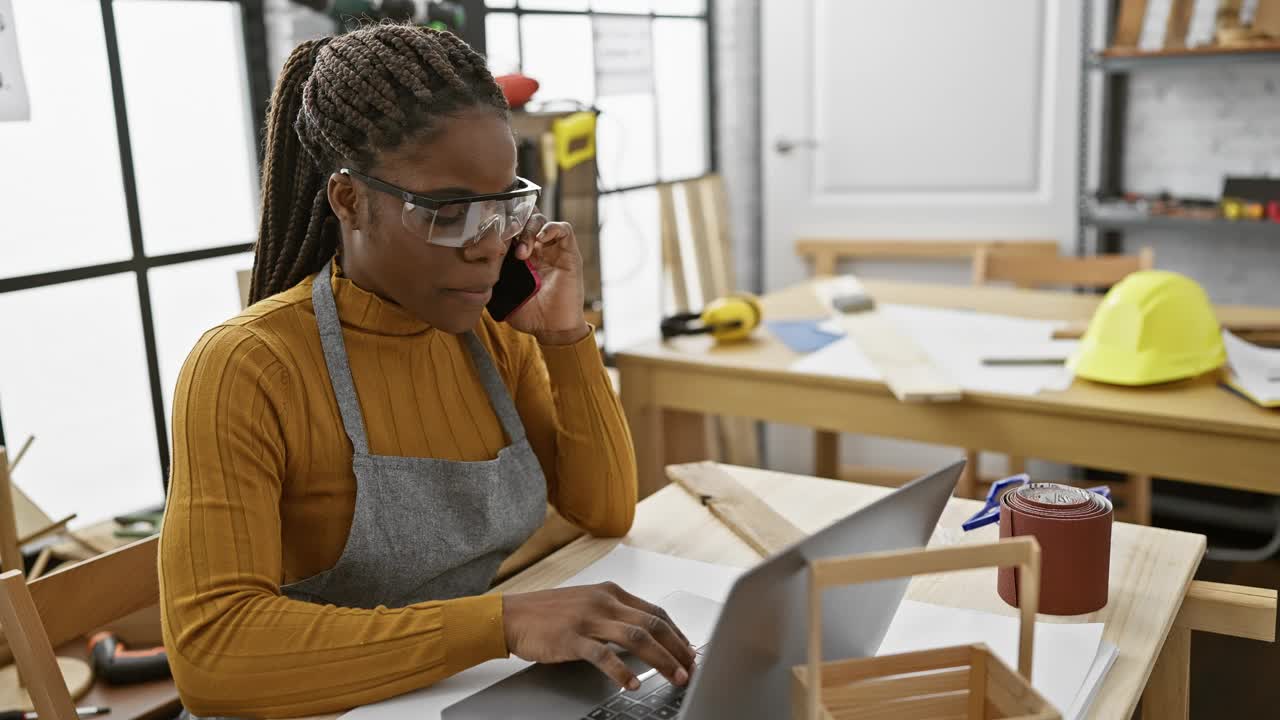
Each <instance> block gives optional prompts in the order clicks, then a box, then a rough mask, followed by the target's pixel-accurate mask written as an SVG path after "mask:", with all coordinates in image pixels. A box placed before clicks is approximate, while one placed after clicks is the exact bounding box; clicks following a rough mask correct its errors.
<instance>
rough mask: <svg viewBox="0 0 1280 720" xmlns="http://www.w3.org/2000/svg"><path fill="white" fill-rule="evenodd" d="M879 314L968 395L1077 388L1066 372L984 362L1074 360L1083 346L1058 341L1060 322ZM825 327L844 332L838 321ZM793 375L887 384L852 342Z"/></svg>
mask: <svg viewBox="0 0 1280 720" xmlns="http://www.w3.org/2000/svg"><path fill="white" fill-rule="evenodd" d="M878 311H879V312H880V313H882V314H884V315H886V316H887V317H888V318H889V319H890V321H891V322H892V324H893V326H894V327H895V328H896V329H897V331H898V332H900V333H902V334H903V335H904V336H906V337H907V338H909V339H910V340H912V341H913V342H914V343H916V345H918V346H919V347H920V349H921V350H923V351H924V353H925V354H926V355H928V357H929V360H930V362H932V363H933V365H934V366H935V367H936V368H937V369H938V370H939V371H940V372H941V373H942V374H943V375H945V376H947V377H948V378H949V379H950V380H951V381H952V382H954V383H956V384H957V385H959V386H961V387H962V388H964V389H965V390H971V391H974V392H991V393H1002V394H1006V395H1035V394H1036V393H1039V392H1041V391H1044V390H1065V389H1067V388H1068V387H1070V386H1071V381H1072V377H1073V376H1072V373H1071V371H1070V370H1068V369H1067V368H1066V367H1065V366H1056V365H1047V366H1046V365H1014V366H1009V365H1000V366H989V365H984V364H983V362H982V360H983V358H984V357H988V356H991V355H993V354H1000V353H1004V352H1008V351H1010V350H1014V351H1017V352H1028V353H1039V354H1051V355H1069V354H1070V353H1071V352H1072V351H1074V350H1075V348H1076V347H1077V345H1078V343H1077V341H1074V340H1053V339H1052V337H1053V331H1054V330H1056V329H1057V328H1058V327H1060V326H1061V325H1062V323H1060V322H1055V321H1047V320H1030V319H1027V318H1019V317H1012V316H1007V315H993V314H990V313H979V312H971V311H967V310H949V309H945V308H933V307H921V306H915V305H892V304H886V305H880V306H878ZM820 327H821V328H822V329H824V330H826V329H827V328H828V327H833V328H835V329H836V331H839V324H838V322H836V321H829V322H827V323H823V324H822V325H821V326H820ZM791 369H793V370H795V371H797V372H804V373H811V374H815V375H832V376H836V377H845V378H851V379H854V380H880V379H882V378H881V374H880V372H879V371H878V370H877V369H876V367H875V366H874V365H872V364H871V361H870V360H868V359H867V357H866V355H864V354H863V353H862V351H861V350H859V349H858V346H857V344H856V343H855V342H854V341H853V340H852V339H850V338H847V337H846V338H842V339H840V340H837V341H836V342H834V343H832V344H830V345H828V346H826V347H825V348H822V349H821V350H818V351H816V352H813V353H810V354H808V355H806V356H804V357H802V358H800V359H799V360H797V361H796V362H795V363H794V364H792V366H791Z"/></svg>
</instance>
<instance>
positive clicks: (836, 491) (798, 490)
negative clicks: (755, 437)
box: [499, 466, 1205, 720]
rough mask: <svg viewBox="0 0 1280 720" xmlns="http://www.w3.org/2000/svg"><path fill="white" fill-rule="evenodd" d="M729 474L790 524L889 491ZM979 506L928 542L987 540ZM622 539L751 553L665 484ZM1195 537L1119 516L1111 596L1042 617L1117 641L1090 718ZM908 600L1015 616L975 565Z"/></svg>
mask: <svg viewBox="0 0 1280 720" xmlns="http://www.w3.org/2000/svg"><path fill="white" fill-rule="evenodd" d="M724 467H725V468H726V469H727V470H729V471H730V472H731V473H732V474H733V475H734V477H735V478H737V479H738V481H739V482H741V483H742V484H743V485H745V486H746V487H747V488H748V489H750V490H751V491H752V492H754V493H755V494H756V495H758V496H759V497H760V498H761V499H763V500H764V501H765V502H766V503H768V504H769V505H770V506H771V507H773V508H774V509H775V510H777V511H778V512H779V513H781V514H782V515H783V516H784V517H786V518H787V519H788V520H790V521H791V522H793V523H795V525H796V526H797V527H799V528H800V529H801V530H804V531H806V532H813V531H816V530H818V529H820V528H822V527H825V526H826V525H829V524H830V523H832V522H834V521H835V520H838V519H839V518H841V517H844V516H845V515H848V514H849V513H850V512H852V511H854V510H856V509H857V508H859V507H862V506H863V505H866V504H867V503H869V502H871V501H873V500H875V499H876V498H879V497H881V496H883V495H885V494H887V493H889V492H891V490H889V489H887V488H880V487H874V486H870V485H859V484H857V483H849V482H841V481H836V480H823V479H818V478H811V477H804V476H799V475H787V474H782V473H775V472H769V471H765V470H754V469H747V468H732V467H728V466H724ZM979 507H981V503H979V502H977V501H975V500H962V499H953V500H951V502H950V503H949V504H948V505H947V508H946V510H945V511H944V512H943V515H942V519H941V521H940V522H939V525H938V529H937V530H936V531H935V532H934V535H933V539H932V540H931V541H930V545H931V546H938V545H954V544H959V543H974V542H991V541H993V540H996V539H998V538H999V530H998V528H997V527H996V526H987V527H985V528H982V529H980V530H977V531H974V532H972V533H964V532H962V531H961V530H960V523H961V522H962V521H963V520H964V519H965V518H968V517H969V516H970V515H972V514H973V513H974V512H976V511H977V510H978V508H979ZM616 542H617V541H610V540H599V539H592V538H583V539H581V540H578V541H576V542H574V543H573V544H571V545H569V546H568V547H566V548H564V549H562V550H560V551H559V552H557V553H555V554H553V555H551V556H550V557H548V558H547V559H546V560H543V561H542V562H541V563H539V564H537V565H535V566H533V567H532V568H530V569H529V570H527V571H525V573H523V574H521V575H519V576H517V577H515V578H513V579H512V580H510V581H508V582H507V583H506V584H505V585H503V586H500V588H499V589H500V590H505V591H522V590H530V589H534V588H546V587H552V586H555V585H557V584H559V583H562V582H564V581H565V580H567V579H568V578H570V577H572V576H573V575H574V574H575V573H577V572H578V571H579V570H581V569H582V568H583V567H585V566H586V565H587V564H589V563H590V562H592V561H594V560H596V559H598V558H600V557H603V556H604V555H605V554H606V553H608V551H609V550H610V549H611V548H612V547H613V545H614V544H615V543H616ZM623 542H625V543H627V544H628V545H631V546H633V547H638V548H642V549H645V550H653V551H655V552H661V553H667V554H671V555H678V556H680V557H684V558H690V559H695V560H703V561H706V562H712V563H721V564H727V565H737V566H743V567H746V566H750V565H753V564H755V563H756V562H758V561H759V556H758V555H757V554H756V553H755V551H753V550H752V549H751V548H750V547H749V546H748V545H747V544H746V543H745V542H743V541H742V540H741V539H739V538H738V536H736V535H734V534H733V533H732V532H730V531H729V529H728V528H727V527H725V526H724V525H723V524H721V522H720V521H719V520H717V519H716V518H714V517H712V515H711V513H710V512H708V511H707V509H706V508H704V507H702V506H701V505H700V504H699V503H698V502H697V501H695V500H694V499H693V497H692V496H690V495H689V494H688V493H687V492H685V491H684V490H683V489H681V488H679V487H675V486H668V487H666V488H665V489H663V490H661V491H659V492H658V493H656V494H654V495H653V496H651V497H649V498H647V499H646V500H644V502H642V503H641V504H640V508H639V512H638V513H637V515H636V522H635V526H634V527H633V528H632V530H631V533H630V534H629V535H628V536H627V537H626V538H625V539H624V540H623ZM1204 548H1205V538H1204V536H1203V535H1193V534H1190V533H1184V532H1177V531H1173V530H1163V529H1157V528H1147V527H1142V526H1138V525H1129V524H1126V523H1117V524H1116V525H1115V528H1114V532H1113V539H1112V550H1111V594H1110V602H1109V603H1108V604H1107V606H1106V607H1105V608H1103V609H1102V610H1100V611H1098V612H1096V613H1093V614H1091V615H1084V616H1079V617H1073V618H1069V619H1064V618H1058V617H1053V616H1048V615H1041V616H1040V618H1039V619H1040V620H1042V621H1047V622H1101V623H1106V630H1105V631H1104V632H1103V637H1104V638H1105V639H1106V640H1108V641H1110V642H1112V643H1114V644H1115V645H1116V647H1118V648H1119V650H1120V654H1119V656H1118V657H1117V659H1116V662H1115V665H1114V666H1113V667H1112V669H1111V671H1110V672H1109V673H1108V674H1107V677H1106V680H1105V681H1104V682H1103V685H1102V688H1101V689H1100V690H1099V694H1098V696H1097V698H1096V700H1095V701H1094V704H1093V707H1092V713H1091V715H1090V717H1094V718H1117V719H1122V720H1129V718H1130V717H1131V716H1132V714H1133V711H1134V708H1135V706H1136V705H1137V703H1138V699H1139V698H1140V697H1141V695H1142V691H1143V689H1144V688H1145V687H1146V685H1147V679H1148V677H1149V676H1150V675H1151V672H1152V668H1153V667H1154V666H1155V663H1156V658H1157V656H1158V654H1159V653H1160V649H1161V646H1162V645H1163V643H1164V641H1165V637H1166V636H1167V635H1168V634H1169V630H1170V628H1171V627H1172V625H1173V621H1174V617H1175V616H1176V615H1177V613H1178V609H1179V607H1180V606H1181V604H1182V598H1183V596H1184V594H1185V593H1186V591H1187V586H1188V585H1189V584H1190V582H1191V579H1192V576H1193V575H1194V574H1195V571H1196V568H1197V567H1198V566H1199V564H1200V558H1201V556H1202V555H1203V553H1204ZM907 598H908V599H911V600H918V601H921V602H929V603H934V604H938V605H948V606H953V607H965V608H972V609H977V610H985V611H989V612H996V613H1001V614H1005V615H1011V616H1012V615H1015V614H1016V612H1015V611H1014V609H1013V608H1011V607H1009V606H1008V605H1006V604H1005V603H1004V601H1002V600H1001V599H1000V596H999V595H997V594H996V571H995V570H994V569H989V570H974V571H967V572H960V573H949V574H946V575H936V576H928V577H923V578H917V579H914V580H912V582H911V585H910V586H909V589H908V590H907Z"/></svg>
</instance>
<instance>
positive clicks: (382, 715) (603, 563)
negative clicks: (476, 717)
mask: <svg viewBox="0 0 1280 720" xmlns="http://www.w3.org/2000/svg"><path fill="white" fill-rule="evenodd" d="M741 574H742V568H734V567H726V566H723V565H712V564H710V563H704V562H699V561H697V560H685V559H683V558H678V557H672V556H670V555H661V554H659V553H653V552H649V551H647V550H637V549H636V548H633V547H629V546H627V545H618V546H617V547H616V548H614V549H613V550H612V551H611V552H610V553H609V554H608V555H606V556H604V557H603V558H601V559H600V560H598V561H596V562H595V563H592V564H591V565H590V566H589V567H587V568H586V569H584V570H583V571H582V572H580V573H578V574H577V575H574V576H573V577H571V578H569V579H568V580H566V581H565V582H564V583H562V584H561V587H567V586H570V585H592V584H595V583H600V582H605V581H608V580H611V581H613V582H615V583H617V584H619V585H621V586H622V588H623V589H624V590H626V591H627V592H629V593H631V594H632V595H636V596H639V597H642V598H644V599H645V600H648V601H649V602H653V603H659V602H662V601H663V599H664V598H666V597H667V596H669V595H671V594H672V593H675V592H678V591H685V592H688V593H692V594H695V595H701V596H702V597H705V598H708V599H710V600H714V601H716V602H718V603H723V602H724V600H725V598H726V597H728V595H729V588H730V587H732V585H733V581H734V580H736V579H737V577H738V576H739V575H741ZM664 607H665V609H666V610H667V612H668V613H670V614H671V618H672V620H674V621H675V622H676V624H677V625H679V626H680V628H681V629H682V630H685V631H686V632H693V631H695V630H701V631H702V633H698V632H693V635H692V636H690V638H689V639H690V641H691V642H693V643H694V644H701V642H705V640H706V639H709V637H710V631H711V629H712V628H713V627H714V624H715V622H714V621H715V618H710V619H709V620H708V619H707V618H706V617H705V614H701V616H700V617H694V615H695V614H700V613H699V610H700V609H699V608H698V607H697V606H696V604H694V603H688V604H682V603H672V604H669V606H667V604H664ZM686 609H687V611H686ZM699 634H703V635H705V636H706V637H705V638H698V637H697V636H698V635H699ZM528 666H529V663H527V662H525V661H524V660H519V659H515V658H508V659H506V660H491V661H489V662H487V663H483V664H481V665H477V666H476V667H474V668H471V669H470V670H466V671H464V672H461V673H458V674H457V675H454V676H453V677H451V678H448V679H446V680H443V681H441V682H438V683H436V684H435V685H433V686H431V687H429V688H425V689H422V690H418V691H416V692H412V693H408V694H406V695H401V696H399V697H396V698H392V699H390V700H386V701H384V702H380V703H376V704H373V705H366V706H364V707H361V708H356V709H355V710H352V711H351V712H349V713H347V714H345V715H343V716H342V717H343V718H345V719H347V720H403V718H415V719H416V720H435V719H436V718H439V717H440V713H441V712H443V711H444V709H445V708H447V707H449V706H450V705H453V704H454V703H457V702H459V701H461V700H463V699H465V698H467V697H469V696H470V695H472V694H474V693H476V692H479V691H480V690H483V689H484V688H487V687H489V686H490V685H492V684H494V683H496V682H498V681H499V680H501V679H503V678H505V677H507V676H508V675H512V674H514V673H517V672H519V671H521V670H523V669H524V668H526V667H528Z"/></svg>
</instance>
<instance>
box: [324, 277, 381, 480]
mask: <svg viewBox="0 0 1280 720" xmlns="http://www.w3.org/2000/svg"><path fill="white" fill-rule="evenodd" d="M332 265H333V261H332V260H330V261H329V262H327V263H325V264H324V268H323V269H322V270H321V271H320V272H319V273H317V274H316V277H315V282H314V284H313V286H312V288H311V304H312V305H313V306H314V307H315V313H316V326H317V327H318V328H319V329H320V347H321V348H322V349H323V350H324V364H325V365H326V366H328V368H329V383H330V384H331V385H333V394H334V397H335V398H337V401H338V412H340V413H342V428H343V430H346V432H347V437H349V438H351V447H352V449H354V450H355V453H356V454H357V455H368V454H369V439H368V437H367V436H366V435H365V429H364V414H363V413H362V412H361V411H360V398H359V397H358V396H357V395H356V384H355V381H354V380H353V379H352V378H351V363H350V362H349V361H348V360H347V344H346V341H345V340H343V338H342V321H341V320H340V319H339V318H338V304H337V302H335V301H334V299H333V285H332V283H331V281H330V279H329V275H330V272H331V267H332Z"/></svg>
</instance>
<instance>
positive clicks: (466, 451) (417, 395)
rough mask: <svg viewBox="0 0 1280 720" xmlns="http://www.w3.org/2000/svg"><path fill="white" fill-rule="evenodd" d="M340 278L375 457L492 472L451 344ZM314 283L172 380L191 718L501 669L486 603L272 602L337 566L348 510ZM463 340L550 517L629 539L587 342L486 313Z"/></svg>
mask: <svg viewBox="0 0 1280 720" xmlns="http://www.w3.org/2000/svg"><path fill="white" fill-rule="evenodd" d="M333 283H334V293H335V296H336V299H337V305H338V313H339V315H340V317H341V319H342V324H343V327H344V329H345V333H344V335H345V339H346V344H347V352H348V354H349V356H350V362H351V371H352V374H353V376H354V378H355V385H356V391H357V393H358V395H359V398H360V407H361V409H362V410H363V411H364V417H365V422H366V423H367V425H368V428H367V431H368V437H369V444H370V450H371V451H372V452H373V453H376V454H381V455H403V456H410V457H433V458H443V459H448V460H463V461H477V460H486V459H490V458H493V457H495V456H496V455H497V453H498V451H499V449H501V448H502V447H503V445H505V444H506V438H505V436H504V434H503V432H502V427H501V425H500V424H499V422H498V419H497V417H496V416H495V415H494V413H493V409H492V408H491V407H490V404H489V400H488V397H487V396H486V395H485V392H484V389H483V387H481V384H480V380H479V377H478V376H477V374H476V372H475V370H474V368H473V366H472V362H471V359H470V356H469V355H468V353H467V350H466V347H465V346H464V345H463V342H462V339H461V338H460V337H458V336H455V335H450V334H448V333H445V332H442V331H438V330H434V329H432V328H430V327H428V326H426V325H424V324H423V323H421V322H420V321H418V320H416V319H415V318H413V317H412V316H410V315H409V314H408V312H407V311H405V310H404V309H403V308H400V307H399V306H397V305H395V304H392V303H389V302H386V301H384V300H382V299H380V298H378V297H376V296H374V295H372V294H371V293H368V292H365V291H364V290H362V289H360V288H359V287H356V286H355V285H354V284H353V283H352V282H351V281H350V280H347V279H346V278H344V277H342V276H341V275H340V274H337V273H335V276H334V278H333ZM311 287H312V281H311V280H307V281H304V282H303V283H301V284H300V285H298V286H297V287H294V288H293V289H291V290H288V291H286V292H284V293H282V294H280V295H276V296H274V297H271V298H268V299H266V300H264V301H262V302H259V303H257V304H255V305H254V306H253V307H250V308H249V309H247V310H246V311H245V312H243V313H242V314H241V315H239V316H238V317H236V318H234V319H232V320H229V321H227V322H226V323H223V324H222V325H220V326H218V327H216V328H214V329H213V330H210V331H209V332H208V333H206V334H205V335H204V337H202V338H201V339H200V342H199V343H198V344H197V345H196V347H195V348H194V350H192V352H191V355H190V357H189V358H188V359H187V362H186V365H185V366H184V367H183V370H182V374H181V376H180V377H179V379H178V387H177V392H176V393H175V395H174V402H173V474H172V478H171V480H170V486H169V501H168V509H167V512H166V516H165V522H164V530H163V534H162V537H161V544H160V579H161V593H160V594H161V606H162V616H163V627H164V634H165V645H166V647H167V648H168V650H169V662H170V664H171V666H172V668H173V675H174V679H175V680H176V682H177V685H178V690H179V693H180V694H181V696H182V700H183V703H184V704H185V705H186V707H187V708H188V709H189V710H191V711H192V712H193V713H195V714H196V715H204V716H209V715H239V716H255V717H263V716H269V717H285V716H296V715H309V714H316V713H326V712H335V711H340V710H344V709H347V708H350V707H354V706H357V705H362V704H366V703H370V702H374V701H378V700H382V699H385V698H387V697H390V696H393V695H398V694H401V693H404V692H407V691H410V690H414V689H417V688H421V687H424V686H427V685H430V684H432V683H434V682H436V681H438V680H440V679H442V678H444V677H447V676H448V675H451V674H453V673H456V672H458V671H460V670H463V669H465V668H468V667H470V666H472V665H475V664H477V663H480V662H482V661H485V660H489V659H492V658H498V657H506V655H507V647H506V642H505V639H504V633H503V626H502V598H501V596H499V595H485V596H480V597H471V598H460V599H457V600H448V601H443V602H424V603H421V604H418V605H413V606H410V607H406V608H402V609H397V610H389V609H386V608H378V609H374V610H358V609H349V608H339V607H333V606H321V605H314V604H310V603H305V602H299V601H295V600H291V599H289V598H286V597H284V596H283V595H281V594H280V587H281V586H282V585H286V584H288V583H291V582H294V581H297V580H300V579H303V578H307V577H310V576H312V575H315V574H316V573H319V572H321V571H322V570H325V569H327V568H329V567H331V566H332V565H333V564H334V563H335V562H337V560H338V557H339V556H340V555H341V554H342V549H343V546H344V543H345V542H346V539H347V533H348V530H349V529H350V527H351V518H352V515H353V512H354V507H355V492H356V481H355V475H354V474H353V472H352V469H351V443H350V441H349V440H348V438H347V436H346V434H345V433H344V432H343V428H342V420H341V418H340V416H339V414H338V408H337V404H336V402H335V400H334V395H333V391H332V389H331V387H330V384H329V377H328V372H327V370H326V369H325V363H324V356H323V353H322V351H321V349H320V337H319V333H318V331H317V329H316V321H315V314H314V311H313V310H312V306H311ZM476 334H477V335H478V336H479V338H480V341H481V342H482V343H483V344H484V346H485V347H486V348H487V349H488V351H489V353H490V354H491V355H492V356H493V359H494V364H495V365H496V366H497V368H498V372H499V374H500V375H501V376H502V379H503V382H504V383H505V384H506V386H507V388H508V390H509V391H510V392H511V395H512V397H513V398H514V400H515V404H516V407H517V409H518V410H519V412H520V417H521V418H522V419H523V421H524V424H525V428H526V431H527V433H528V436H529V441H530V443H531V444H532V446H533V450H534V452H535V453H536V454H537V456H538V460H539V461H540V463H541V465H542V469H543V471H544V472H545V473H546V478H547V492H548V497H549V498H550V500H551V503H552V504H553V505H554V506H555V507H556V509H557V510H559V511H560V513H561V514H562V515H564V516H565V517H566V518H568V519H569V520H571V521H573V522H575V523H577V524H578V525H580V526H581V527H582V528H583V529H585V530H587V531H588V532H591V533H594V534H597V535H622V534H625V533H626V532H627V530H628V529H629V528H630V526H631V521H632V517H633V515H634V511H635V504H636V469H635V458H634V451H633V448H632V445H631V438H630V435H629V433H628V430H627V425H626V420H625V419H624V417H623V414H622V410H621V408H620V406H619V403H618V400H617V398H616V396H615V395H614V393H613V390H612V388H611V386H610V383H609V378H608V375H607V374H606V373H605V370H604V367H603V365H602V363H601V360H600V354H599V352H598V351H597V349H596V346H595V342H594V340H593V338H592V337H590V336H588V337H587V338H585V339H584V340H582V341H581V342H578V343H576V344H574V345H569V346H556V347H550V346H539V344H538V343H537V341H536V340H535V339H534V338H533V337H532V336H529V335H526V334H523V333H520V332H518V331H516V330H513V329H512V328H511V327H510V326H508V325H505V324H503V323H498V322H495V321H494V320H493V319H492V318H490V317H489V316H488V315H487V314H486V315H485V316H484V319H483V320H482V322H481V323H480V325H479V326H478V327H477V328H476Z"/></svg>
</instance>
